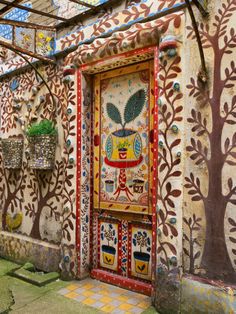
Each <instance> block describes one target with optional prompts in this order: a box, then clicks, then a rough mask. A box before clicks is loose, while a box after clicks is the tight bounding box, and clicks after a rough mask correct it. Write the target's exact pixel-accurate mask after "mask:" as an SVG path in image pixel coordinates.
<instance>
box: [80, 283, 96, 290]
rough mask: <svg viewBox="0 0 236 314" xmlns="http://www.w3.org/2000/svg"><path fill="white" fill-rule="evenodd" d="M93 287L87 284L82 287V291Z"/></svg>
mask: <svg viewBox="0 0 236 314" xmlns="http://www.w3.org/2000/svg"><path fill="white" fill-rule="evenodd" d="M94 287H95V286H94V285H93V284H91V283H87V284H86V285H84V286H82V288H83V289H92V288H94Z"/></svg>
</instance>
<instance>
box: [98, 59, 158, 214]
mask: <svg viewBox="0 0 236 314" xmlns="http://www.w3.org/2000/svg"><path fill="white" fill-rule="evenodd" d="M150 66H151V63H150V62H145V63H143V64H140V65H138V66H137V65H134V66H130V67H126V68H122V69H118V70H114V71H111V72H107V73H103V74H98V75H97V76H96V77H95V92H96V103H95V140H94V144H95V160H94V176H95V178H94V207H95V208H97V209H100V208H102V209H106V210H112V211H122V212H135V213H145V214H146V213H147V214H148V213H149V214H150V213H151V194H152V193H151V184H150V182H152V168H153V165H152V160H153V159H152V153H153V149H152V141H150V139H151V138H150V134H152V131H151V130H152V127H153V124H152V123H153V122H152V120H153V119H152V118H151V116H152V112H153V95H152V94H151V93H150V90H151V89H150Z"/></svg>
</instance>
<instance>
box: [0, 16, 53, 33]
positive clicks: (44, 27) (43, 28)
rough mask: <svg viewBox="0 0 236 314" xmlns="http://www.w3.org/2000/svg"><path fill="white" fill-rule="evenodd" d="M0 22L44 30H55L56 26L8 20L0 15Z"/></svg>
mask: <svg viewBox="0 0 236 314" xmlns="http://www.w3.org/2000/svg"><path fill="white" fill-rule="evenodd" d="M0 24H5V25H11V26H17V27H25V28H32V29H38V30H40V29H41V30H46V31H55V30H56V28H55V27H52V26H45V25H40V24H34V23H29V22H22V21H15V20H8V19H4V18H2V17H0Z"/></svg>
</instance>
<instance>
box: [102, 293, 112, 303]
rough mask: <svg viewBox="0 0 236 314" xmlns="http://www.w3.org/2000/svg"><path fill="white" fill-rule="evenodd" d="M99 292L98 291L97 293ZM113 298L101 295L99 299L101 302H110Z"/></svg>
mask: <svg viewBox="0 0 236 314" xmlns="http://www.w3.org/2000/svg"><path fill="white" fill-rule="evenodd" d="M99 294H100V293H99ZM112 300H113V299H112V298H109V297H102V298H101V299H100V300H99V301H100V302H103V303H110V302H111V301H112Z"/></svg>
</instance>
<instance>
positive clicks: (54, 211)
mask: <svg viewBox="0 0 236 314" xmlns="http://www.w3.org/2000/svg"><path fill="white" fill-rule="evenodd" d="M62 175H63V163H62V162H59V161H56V164H55V170H54V171H53V172H52V173H51V172H48V173H46V172H37V171H31V173H30V176H31V178H30V180H29V184H28V185H27V188H29V189H30V190H31V192H30V196H31V197H32V202H30V203H28V204H27V205H26V207H25V210H26V216H29V217H30V218H32V220H33V224H32V228H31V232H30V236H31V237H32V238H36V239H42V238H43V237H42V235H41V233H40V218H41V215H42V211H43V210H44V209H45V208H46V207H47V208H49V210H50V216H51V217H54V218H55V220H56V221H58V220H59V218H60V211H61V210H60V208H58V204H57V203H55V200H56V201H57V202H60V196H61V192H62V187H63V185H62Z"/></svg>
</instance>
